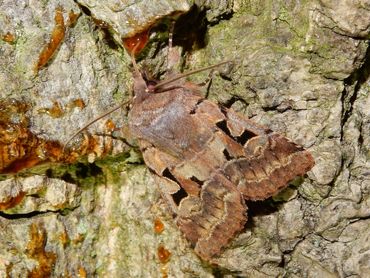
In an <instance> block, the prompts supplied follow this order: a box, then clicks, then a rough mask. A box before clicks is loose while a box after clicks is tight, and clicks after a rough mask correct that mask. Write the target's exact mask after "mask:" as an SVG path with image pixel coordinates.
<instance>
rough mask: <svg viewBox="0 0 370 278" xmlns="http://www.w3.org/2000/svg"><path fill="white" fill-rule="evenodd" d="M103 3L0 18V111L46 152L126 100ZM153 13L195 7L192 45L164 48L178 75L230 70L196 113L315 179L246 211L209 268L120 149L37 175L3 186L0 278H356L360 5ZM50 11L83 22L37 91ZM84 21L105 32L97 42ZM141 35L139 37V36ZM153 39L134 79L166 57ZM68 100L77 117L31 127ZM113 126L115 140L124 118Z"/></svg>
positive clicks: (24, 10)
mask: <svg viewBox="0 0 370 278" xmlns="http://www.w3.org/2000/svg"><path fill="white" fill-rule="evenodd" d="M76 2H78V3H80V4H81V5H84V6H85V8H82V7H81V6H78V5H77V4H76ZM95 2H96V3H95ZM100 2H101V1H100ZM100 2H99V1H72V0H70V1H63V2H62V3H61V2H60V1H54V0H50V1H32V2H29V3H28V2H26V1H10V0H6V1H2V2H1V3H0V10H1V13H0V57H1V59H0V96H1V98H3V99H9V98H15V99H18V100H22V101H24V102H27V103H28V104H29V106H30V107H31V108H30V110H29V111H28V112H27V117H29V119H30V129H31V130H32V132H33V133H34V134H37V135H38V136H41V137H42V138H44V139H47V140H58V141H60V142H65V141H66V140H67V139H68V138H69V137H70V136H71V135H72V134H73V133H74V132H75V131H76V130H77V129H78V128H80V127H82V126H83V125H84V124H85V123H86V122H88V121H89V120H90V119H92V118H94V117H96V116H97V115H99V114H101V113H102V112H104V111H106V110H107V107H112V106H114V104H115V103H116V102H118V101H123V100H126V99H128V98H130V94H131V93H130V92H131V91H130V90H131V89H130V87H131V73H130V58H129V56H128V55H127V54H125V52H124V50H123V49H122V48H121V47H120V46H119V44H120V43H119V42H117V40H118V39H120V38H122V37H125V36H127V35H128V34H129V33H130V32H132V30H131V29H130V30H131V31H130V30H128V31H127V33H122V32H123V31H122V30H123V29H122V28H123V27H122V26H123V25H124V24H123V25H122V22H120V23H119V24H118V22H117V25H115V20H117V18H120V16H122V15H123V14H125V11H128V10H125V7H116V6H114V3H115V2H117V1H107V2H109V3H111V4H109V3H108V4H101V3H100ZM121 2H122V3H123V2H124V1H121ZM136 2H137V3H138V4H137V5H138V6H133V7H131V8H130V9H132V10H134V11H135V9H136V10H137V9H139V8H140V9H141V6H142V5H143V3H144V2H143V1H141V2H140V1H136ZM136 2H135V1H132V5H136V4H135V3H136ZM152 2H155V1H152ZM159 2H161V3H164V2H166V3H167V4H163V5H165V11H162V12H161V13H160V15H158V17H162V16H166V15H168V14H173V11H174V10H176V9H179V10H181V11H185V10H186V9H188V8H190V7H191V5H192V4H193V3H196V4H197V5H198V6H197V7H193V8H192V9H191V11H190V12H191V16H188V17H185V19H184V18H182V19H181V18H180V19H179V20H180V21H181V20H182V21H183V23H182V24H183V26H192V28H193V27H194V28H193V31H192V30H191V28H179V29H178V30H179V33H177V34H176V33H175V44H177V46H176V47H181V46H184V47H185V49H186V50H187V51H186V52H185V53H184V56H183V61H184V63H183V65H182V66H184V67H185V68H186V69H187V70H189V69H195V68H199V67H201V66H204V65H210V64H215V63H217V62H220V61H223V60H226V59H233V60H234V65H233V67H229V68H222V69H220V71H219V73H217V74H214V75H213V78H212V82H211V83H210V86H209V88H208V90H205V94H206V95H207V96H208V98H210V99H212V100H213V101H217V102H220V103H221V104H224V105H226V106H228V107H233V108H234V109H236V110H238V111H240V112H241V113H244V114H245V115H247V116H249V117H251V118H252V119H253V120H255V121H257V122H259V123H262V124H265V125H267V126H269V127H270V128H271V129H273V130H276V131H278V132H281V133H283V134H284V135H286V136H287V137H289V138H290V139H292V140H293V141H295V142H297V143H299V144H302V145H303V146H304V147H306V148H308V149H309V150H310V151H311V152H312V153H313V155H314V157H315V161H316V166H315V167H314V168H313V169H312V171H310V172H309V173H308V176H307V177H306V178H305V179H302V180H301V181H300V182H298V184H295V185H292V186H290V187H289V188H288V189H287V190H286V191H284V192H282V193H281V195H279V196H278V197H276V198H274V199H270V200H268V201H265V202H259V203H251V204H249V203H248V207H250V210H249V222H248V224H247V226H246V228H245V231H244V232H243V233H242V234H240V235H239V236H238V237H237V238H236V239H235V240H234V241H233V242H232V243H231V244H230V247H229V248H227V249H226V250H225V252H224V253H223V254H222V256H221V257H220V258H219V259H218V261H217V262H218V266H210V265H207V263H205V262H202V261H201V260H200V259H199V258H198V257H197V256H196V255H195V254H194V252H193V251H192V249H191V248H190V246H189V244H188V243H187V242H186V240H185V239H184V238H183V237H182V235H181V233H180V232H179V231H178V230H177V228H176V226H175V225H174V223H173V222H172V219H171V215H170V214H169V210H168V209H167V207H166V205H165V203H164V202H163V200H162V199H161V197H160V193H159V191H158V189H157V185H156V184H155V182H154V180H153V179H152V176H151V174H150V173H149V171H148V170H147V169H146V168H145V166H143V165H141V163H142V162H141V159H140V154H138V153H137V152H135V151H133V150H131V151H130V149H129V148H125V151H127V153H125V154H121V155H119V154H114V155H113V156H112V157H110V158H109V159H105V160H104V159H103V160H100V161H97V162H95V163H92V164H89V163H88V162H86V160H85V161H84V162H83V163H78V164H75V165H72V166H63V167H60V166H58V167H56V168H55V166H54V165H50V166H48V167H49V168H48V169H51V170H46V171H44V174H43V175H42V176H40V175H39V174H40V173H39V172H37V174H32V175H28V176H27V177H22V176H21V177H17V176H16V177H8V178H9V179H7V180H5V181H1V182H0V208H1V210H2V211H1V212H0V226H1V229H0V235H1V240H0V250H1V251H0V276H6V275H9V276H10V277H17V276H22V275H24V274H25V273H29V274H30V275H31V274H32V273H35V270H37V269H41V270H42V269H44V271H45V273H46V272H48V273H49V274H50V275H51V276H52V277H60V276H63V275H66V276H68V275H71V276H78V275H80V276H81V275H82V276H83V275H84V274H85V275H87V276H89V277H90V276H97V277H109V276H110V277H120V276H123V275H126V277H127V276H130V277H148V276H153V277H160V276H163V275H165V274H167V275H168V276H169V277H188V276H191V275H192V276H199V277H214V276H217V275H220V274H222V275H226V277H232V276H234V275H235V276H239V277H268V276H269V277H270V276H273V277H276V276H279V275H280V276H287V277H347V276H356V277H366V276H369V275H370V265H369V261H370V260H369V256H370V245H369V242H370V240H369V238H368V237H369V236H368V235H369V234H370V233H369V227H370V223H369V215H370V199H369V198H370V197H369V196H370V190H369V188H370V163H369V161H370V147H369V146H370V132H369V131H370V110H369V109H370V108H369V107H370V97H369V91H370V85H369V79H368V77H369V70H368V68H369V61H370V60H369V58H370V56H369V38H370V28H369V24H368V21H366V20H364V19H367V18H369V17H370V2H369V1H366V0H364V1H360V2H358V1H357V2H355V1H340V4H338V3H337V1H331V0H325V1H313V0H312V1H286V0H279V1H272V0H271V1H270V0H268V1H244V0H235V1H188V2H186V1H183V2H181V3H180V4H179V3H175V2H176V1H172V2H173V3H172V4H171V1H159ZM97 3H99V5H98V4H97ZM60 4H62V7H63V11H64V13H63V16H64V17H65V21H66V22H67V19H68V12H69V11H70V10H72V11H73V12H74V13H80V12H81V16H80V17H79V19H78V21H77V22H76V23H75V25H74V26H73V27H71V28H67V29H66V33H65V37H64V40H63V42H62V43H61V45H60V46H59V48H58V49H57V50H56V53H55V54H54V55H53V56H52V58H51V60H50V61H49V62H48V64H47V65H46V67H44V68H43V69H41V70H40V71H39V73H38V75H37V76H35V73H34V66H35V64H36V63H37V61H38V57H39V54H40V52H41V49H42V47H43V46H44V45H45V44H46V43H47V42H48V41H49V39H50V34H51V33H52V30H53V27H54V25H55V24H54V23H55V22H54V15H55V9H56V8H57V7H58V6H59V5H60ZM140 5H141V6H140ZM177 5H181V9H180V8H179V6H177ZM159 6H160V5H158V6H157V7H156V9H157V8H158V9H159V8H160V7H159ZM113 7H116V8H113ZM171 7H172V9H174V10H172V12H171V10H170V8H171ZM86 9H90V12H91V13H90V14H89V12H88V10H86ZM146 9H150V7H146ZM156 9H152V10H151V11H153V14H150V16H149V14H148V16H149V18H150V19H148V21H149V23H148V26H152V25H153V22H156V21H155V20H154V19H153V18H156V17H155V14H154V11H155V10H156ZM140 11H141V14H145V13H144V11H143V10H140ZM108 15H109V17H108ZM92 17H94V19H93V18H92ZM96 19H98V20H103V21H106V22H108V23H109V24H110V25H112V28H110V29H109V30H108V33H106V32H105V31H104V30H101V29H100V28H98V27H97V25H96ZM94 20H95V23H94ZM140 20H144V21H143V22H140V24H139V25H140V26H138V30H139V29H140V28H141V27H142V24H144V25H145V19H142V18H141V19H140ZM192 20H193V21H196V22H197V23H196V24H194V23H192ZM130 26H131V25H130ZM158 26H159V27H158ZM131 27H132V26H131ZM131 27H130V28H131ZM162 27H163V26H162ZM162 27H161V26H160V24H159V25H157V29H155V28H154V29H153V30H154V31H155V34H157V36H156V35H152V42H151V44H150V45H149V47H148V49H146V50H145V52H144V54H142V55H141V56H140V57H139V60H140V62H139V64H140V65H144V64H146V65H147V67H149V68H150V69H152V70H154V71H155V72H156V73H159V74H160V73H162V72H163V71H164V70H165V62H164V61H165V53H166V50H167V49H166V42H165V39H163V37H161V36H162V35H163V33H165V32H163V30H162V29H163V28H162ZM140 30H141V29H140ZM194 30H196V32H194ZM109 34H111V35H113V38H114V39H115V40H116V43H113V44H111V43H110V42H111V41H109ZM180 34H181V36H183V37H185V38H186V40H184V39H182V38H181V37H179V35H180ZM191 38H193V39H194V41H192V40H191ZM189 42H191V43H189ZM193 42H194V43H193ZM207 75H208V73H200V74H199V75H197V76H193V77H191V79H192V80H193V81H194V82H198V81H203V80H205V79H206V77H207ZM75 99H82V100H83V101H84V103H85V104H86V107H84V108H79V107H74V108H71V109H65V113H64V114H63V115H61V116H60V117H54V118H53V117H51V116H50V115H49V114H48V113H40V111H46V110H45V108H50V107H53V105H54V103H55V101H57V102H58V103H59V104H60V106H61V107H62V108H63V109H64V108H66V107H68V104H69V103H71V101H73V100H75ZM42 109H44V110H42ZM110 118H111V119H112V120H113V122H114V123H115V124H116V125H117V126H118V127H121V126H123V125H124V122H125V117H124V113H123V112H122V111H121V112H115V113H113V114H112V115H111V116H110ZM103 126H104V121H103V122H100V123H97V124H95V125H93V126H92V127H91V128H90V129H89V132H91V133H102V130H104V128H103ZM90 160H91V159H90ZM69 167H70V168H69ZM158 218H159V219H161V221H162V222H163V223H164V231H163V232H162V233H160V234H157V233H156V232H155V231H154V228H153V227H154V223H155V220H156V219H158ZM32 242H36V243H37V244H36V245H34V247H32V248H33V249H32V248H31V247H30V246H32V245H31V244H32ZM159 246H164V248H166V250H169V252H170V253H171V256H170V257H169V259H168V261H167V262H166V263H162V262H161V261H160V259H159V258H158V253H157V251H158V248H159ZM31 249H32V250H33V251H32V250H31ZM30 250H31V251H30ZM35 250H36V251H37V252H36V251H35ZM31 253H32V254H31ZM45 265H49V266H50V267H45ZM43 266H44V268H42V267H43ZM46 274H47V273H46Z"/></svg>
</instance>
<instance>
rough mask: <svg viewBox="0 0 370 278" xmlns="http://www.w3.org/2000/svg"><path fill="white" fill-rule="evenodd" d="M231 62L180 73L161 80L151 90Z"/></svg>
mask: <svg viewBox="0 0 370 278" xmlns="http://www.w3.org/2000/svg"><path fill="white" fill-rule="evenodd" d="M230 62H232V61H231V60H227V61H224V62H221V63H218V64H216V65H212V66H208V67H204V68H200V69H197V70H192V71H189V72H185V73H182V74H179V75H177V76H175V77H173V78H170V79H167V80H163V81H162V82H159V83H158V84H157V85H155V86H154V88H153V89H158V88H159V87H163V86H164V85H168V84H170V83H172V82H175V81H177V80H179V79H182V78H185V77H188V76H190V75H193V74H195V73H198V72H202V71H206V70H210V69H213V68H217V67H219V66H222V65H224V64H227V63H230Z"/></svg>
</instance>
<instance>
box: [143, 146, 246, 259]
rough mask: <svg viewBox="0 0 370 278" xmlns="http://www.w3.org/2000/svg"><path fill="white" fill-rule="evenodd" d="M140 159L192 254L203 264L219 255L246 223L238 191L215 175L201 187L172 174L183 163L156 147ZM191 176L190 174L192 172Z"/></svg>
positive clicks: (187, 179) (223, 178) (224, 178)
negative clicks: (166, 204) (146, 166)
mask: <svg viewBox="0 0 370 278" xmlns="http://www.w3.org/2000/svg"><path fill="white" fill-rule="evenodd" d="M143 156H144V159H145V162H146V164H147V165H148V167H149V168H151V169H152V170H153V171H154V172H155V174H156V178H157V181H158V184H159V188H160V189H161V193H162V195H163V197H164V199H165V200H166V201H167V202H168V203H169V207H170V208H171V209H172V212H173V214H174V215H175V221H176V224H177V225H178V227H179V229H180V230H181V231H182V232H183V234H184V235H185V237H186V238H187V239H188V240H189V241H190V243H191V244H192V246H193V247H194V250H195V252H196V253H197V254H198V255H199V256H200V257H201V258H203V259H204V260H209V259H211V258H212V257H213V256H215V255H218V254H220V253H221V250H222V248H224V247H225V246H226V245H227V244H228V243H229V241H230V240H231V239H232V238H233V237H234V236H235V235H236V234H238V233H239V232H240V231H241V230H242V229H243V227H244V224H245V223H246V221H247V216H246V211H247V207H246V205H245V202H244V199H243V196H242V195H241V193H240V192H239V191H238V189H237V188H236V187H235V186H234V184H233V183H232V182H230V181H229V180H228V179H227V178H226V177H225V176H224V175H223V174H222V173H218V172H215V173H212V174H211V175H209V176H208V178H207V179H206V180H205V181H204V182H202V184H201V186H200V185H199V181H194V180H192V179H191V178H187V177H186V176H185V175H183V176H182V175H181V174H180V173H179V172H178V171H176V170H175V167H176V166H178V165H180V164H184V162H182V163H181V162H180V161H176V158H175V157H172V156H171V155H168V154H167V153H165V152H162V151H161V150H159V149H157V148H155V147H152V148H150V147H149V148H148V147H147V148H146V149H145V150H144V153H143ZM183 170H184V169H183ZM185 171H189V168H186V170H185ZM190 174H191V175H192V174H193V173H192V171H191V170H190Z"/></svg>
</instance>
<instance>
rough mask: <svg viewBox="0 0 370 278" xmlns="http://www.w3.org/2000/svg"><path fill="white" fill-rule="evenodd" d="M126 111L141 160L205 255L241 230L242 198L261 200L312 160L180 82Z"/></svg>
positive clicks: (216, 251) (198, 250)
mask: <svg viewBox="0 0 370 278" xmlns="http://www.w3.org/2000/svg"><path fill="white" fill-rule="evenodd" d="M163 103H165V104H166V105H163ZM130 113H131V128H132V130H133V132H134V135H136V137H137V138H138V139H139V142H140V146H141V149H142V150H143V157H144V160H145V163H146V164H147V165H148V167H149V168H150V169H152V171H153V172H155V173H156V175H157V176H158V177H159V178H160V179H161V183H162V191H164V193H165V194H164V195H165V197H166V199H167V200H168V201H169V202H170V205H171V207H172V208H173V211H174V214H175V217H176V223H177V225H178V226H179V228H180V230H181V231H182V232H183V233H184V235H185V236H186V238H187V239H188V240H189V241H190V242H191V243H192V245H193V246H194V248H195V251H196V253H197V254H198V255H199V256H200V257H202V258H203V259H205V260H209V259H210V258H212V257H214V256H217V255H219V254H220V253H221V251H222V248H223V247H225V246H226V245H227V244H228V242H229V241H230V240H231V239H232V238H233V237H234V236H235V234H237V233H238V232H240V231H241V230H242V229H243V226H244V224H245V222H246V220H247V216H246V210H247V208H246V206H245V203H244V199H250V200H263V199H266V198H268V197H270V196H272V195H274V194H276V193H277V192H278V191H280V190H281V189H283V188H284V187H286V186H287V184H288V183H289V181H291V180H292V179H294V178H295V177H296V176H299V175H304V174H305V173H306V172H307V171H308V170H310V169H311V168H312V166H313V164H314V161H313V158H312V156H311V155H310V154H309V152H307V151H305V150H304V149H303V148H301V147H300V146H297V145H296V144H294V143H292V142H290V141H289V140H288V139H287V138H285V137H283V136H281V135H279V134H276V133H273V132H271V131H270V130H268V129H267V128H265V127H263V126H260V125H257V124H255V123H254V122H253V121H250V120H249V119H247V118H245V117H243V116H241V115H239V114H237V113H235V112H234V111H233V110H231V109H224V108H221V107H219V106H218V105H216V104H214V103H212V102H210V101H208V100H205V99H202V98H201V97H199V96H198V95H197V94H194V93H193V92H192V91H191V90H186V89H184V88H181V89H176V90H171V91H168V92H162V93H159V94H153V95H152V96H150V97H148V98H147V99H146V100H144V101H143V102H142V103H140V104H139V105H137V106H134V107H133V109H132V111H131V112H130Z"/></svg>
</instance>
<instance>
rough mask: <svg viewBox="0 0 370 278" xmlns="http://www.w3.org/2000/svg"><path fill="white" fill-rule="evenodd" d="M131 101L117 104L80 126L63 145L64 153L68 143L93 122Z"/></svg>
mask: <svg viewBox="0 0 370 278" xmlns="http://www.w3.org/2000/svg"><path fill="white" fill-rule="evenodd" d="M129 102H130V100H128V101H125V102H123V103H121V104H119V105H117V106H116V107H113V108H112V109H110V110H109V111H108V112H105V113H104V114H102V115H100V116H98V117H97V118H95V119H93V120H91V121H90V122H88V123H87V124H85V125H84V126H83V127H82V128H80V129H79V130H78V131H76V132H75V133H74V134H73V135H72V136H71V137H70V138H69V139H68V140H67V142H66V143H65V144H64V146H63V153H64V150H65V148H66V147H67V146H68V144H69V143H70V142H71V141H72V140H73V139H74V138H75V137H76V136H77V135H78V134H80V133H81V132H82V131H84V130H85V129H86V128H88V127H89V126H91V125H92V124H93V123H95V122H97V121H99V120H100V119H102V118H104V117H105V116H107V115H109V114H111V113H113V112H114V111H116V110H118V109H119V108H121V107H122V106H125V105H127V104H128V103H129Z"/></svg>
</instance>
